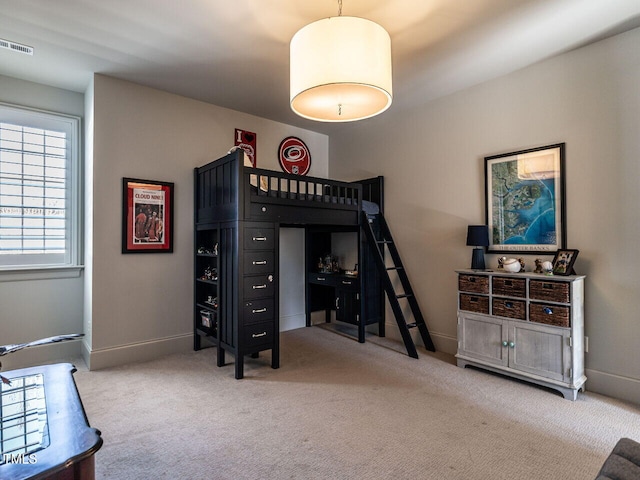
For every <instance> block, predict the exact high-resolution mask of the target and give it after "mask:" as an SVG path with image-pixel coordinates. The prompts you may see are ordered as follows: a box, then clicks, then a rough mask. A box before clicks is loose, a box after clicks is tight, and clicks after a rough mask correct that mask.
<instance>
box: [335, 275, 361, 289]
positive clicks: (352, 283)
mask: <svg viewBox="0 0 640 480" xmlns="http://www.w3.org/2000/svg"><path fill="white" fill-rule="evenodd" d="M359 286H360V285H359V283H358V279H357V278H345V277H338V278H336V288H339V289H341V290H347V291H349V292H357V291H358V288H359Z"/></svg>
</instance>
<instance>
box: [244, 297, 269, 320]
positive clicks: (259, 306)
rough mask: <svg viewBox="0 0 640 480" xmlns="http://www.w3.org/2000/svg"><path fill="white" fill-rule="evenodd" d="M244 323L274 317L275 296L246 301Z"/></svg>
mask: <svg viewBox="0 0 640 480" xmlns="http://www.w3.org/2000/svg"><path fill="white" fill-rule="evenodd" d="M243 312H244V323H247V324H248V323H257V322H264V321H266V320H273V319H274V313H275V309H274V302H273V298H261V299H258V300H249V301H246V302H244V307H243Z"/></svg>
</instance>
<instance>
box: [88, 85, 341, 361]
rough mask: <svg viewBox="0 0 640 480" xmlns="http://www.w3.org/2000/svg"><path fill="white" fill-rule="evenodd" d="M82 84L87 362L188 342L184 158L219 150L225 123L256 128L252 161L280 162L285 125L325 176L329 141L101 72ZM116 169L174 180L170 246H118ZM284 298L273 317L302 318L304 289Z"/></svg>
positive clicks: (314, 171)
mask: <svg viewBox="0 0 640 480" xmlns="http://www.w3.org/2000/svg"><path fill="white" fill-rule="evenodd" d="M212 88H215V85H212ZM88 94H89V95H92V96H93V104H92V106H93V115H92V117H93V133H94V141H93V157H92V159H88V162H91V164H92V165H91V167H89V168H88V169H87V170H88V171H89V170H92V172H93V178H92V179H90V180H89V181H88V182H87V186H86V188H87V195H88V196H92V198H93V201H92V203H91V208H92V209H93V211H92V215H93V225H92V227H91V228H92V231H91V233H90V235H88V237H89V238H92V246H91V254H88V255H87V262H88V263H89V262H90V263H91V264H90V265H89V266H88V267H87V272H88V273H90V274H91V278H90V279H89V280H88V281H89V285H88V292H87V294H86V298H87V303H88V305H87V306H86V307H85V312H86V317H87V318H89V317H90V322H91V330H92V343H91V350H90V351H87V352H86V357H87V360H88V362H89V363H90V367H91V368H92V369H95V368H102V367H105V366H108V365H113V364H120V363H127V362H129V361H134V360H142V359H145V358H152V357H154V356H158V355H162V354H166V353H169V352H172V351H176V350H186V349H190V348H192V345H193V340H192V331H193V318H192V315H193V313H192V312H193V308H192V300H193V275H194V274H193V168H194V167H197V166H201V165H204V164H206V163H208V162H210V161H212V160H215V159H216V158H219V157H220V156H222V155H224V154H225V153H226V152H227V150H228V149H229V148H230V147H232V146H233V143H234V129H235V128H241V129H244V130H249V131H252V132H255V133H256V134H257V137H258V145H257V164H258V166H259V167H260V168H267V169H272V170H280V167H279V164H278V156H277V151H278V146H279V144H280V141H281V140H282V139H283V138H285V137H287V136H289V135H294V136H298V137H300V138H301V139H302V140H304V141H305V143H306V144H307V146H308V147H309V150H310V151H311V155H312V159H313V162H312V165H311V170H310V172H309V175H313V176H326V174H327V171H328V149H329V146H328V137H327V136H325V135H321V134H318V133H314V132H310V131H307V130H302V129H299V128H295V127H291V126H288V125H284V124H281V123H276V122H273V121H269V120H265V119H262V118H258V117H254V116H251V115H246V114H242V113H239V112H235V111H231V110H228V109H224V108H220V107H216V106H213V105H210V104H206V103H202V102H198V101H195V100H190V99H187V98H184V97H180V96H177V95H172V94H168V93H165V92H161V91H158V90H154V89H151V88H147V87H143V86H140V85H136V84H133V83H128V82H124V81H120V80H116V79H113V78H110V77H106V76H102V75H96V76H95V77H94V83H93V88H92V93H91V92H88ZM123 177H133V178H142V179H147V180H159V181H167V182H174V183H175V223H174V229H175V230H174V252H173V253H172V254H127V255H123V254H122V253H121V215H122V212H121V191H122V178H123ZM285 237H286V238H290V239H291V241H292V247H291V248H287V245H286V244H285V245H281V247H282V248H281V252H285V255H289V254H290V253H291V252H297V253H296V255H302V251H303V250H302V249H301V246H300V245H301V240H300V238H301V237H300V236H299V235H296V234H295V233H292V234H290V235H287V234H285ZM302 245H303V243H302ZM281 260H283V261H284V260H288V259H281ZM290 263H292V264H294V265H297V266H298V268H299V271H298V272H288V274H289V275H291V277H290V278H296V277H297V278H303V270H302V269H303V266H304V262H303V261H302V259H301V258H298V259H297V260H296V261H294V262H290ZM289 298H290V300H289V301H290V302H291V303H285V304H284V305H281V310H282V311H283V312H284V314H285V315H286V317H287V318H286V319H285V320H286V321H285V322H283V323H284V324H285V325H286V326H287V327H291V326H299V325H304V296H302V297H301V298H299V297H293V296H291V297H289ZM285 301H286V298H285ZM296 318H297V320H296Z"/></svg>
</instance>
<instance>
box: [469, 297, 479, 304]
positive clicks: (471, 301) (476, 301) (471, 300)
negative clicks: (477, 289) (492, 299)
mask: <svg viewBox="0 0 640 480" xmlns="http://www.w3.org/2000/svg"><path fill="white" fill-rule="evenodd" d="M478 300H480V299H479V298H478V297H469V303H478Z"/></svg>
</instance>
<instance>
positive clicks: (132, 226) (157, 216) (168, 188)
mask: <svg viewBox="0 0 640 480" xmlns="http://www.w3.org/2000/svg"><path fill="white" fill-rule="evenodd" d="M171 252H173V183H167V182H157V181H153V180H140V179H137V178H123V179H122V253H171Z"/></svg>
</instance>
